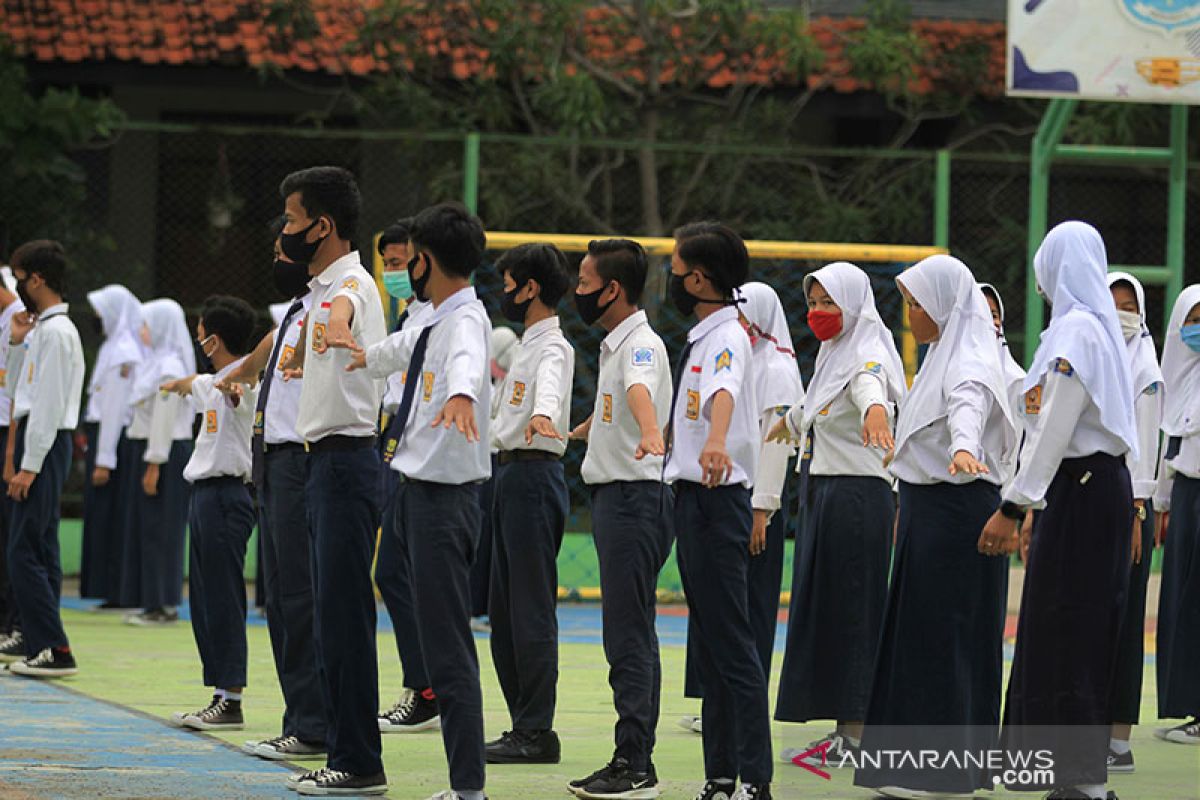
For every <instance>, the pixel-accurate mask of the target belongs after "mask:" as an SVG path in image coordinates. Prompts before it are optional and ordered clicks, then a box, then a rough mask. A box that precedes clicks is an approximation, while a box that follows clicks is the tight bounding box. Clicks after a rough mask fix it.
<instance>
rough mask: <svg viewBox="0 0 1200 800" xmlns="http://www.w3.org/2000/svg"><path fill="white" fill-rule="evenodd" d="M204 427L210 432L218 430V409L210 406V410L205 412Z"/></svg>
mask: <svg viewBox="0 0 1200 800" xmlns="http://www.w3.org/2000/svg"><path fill="white" fill-rule="evenodd" d="M204 429H205V430H206V431H208V432H209V433H216V432H217V411H216V409H214V408H210V409H209V410H208V411H205V412H204Z"/></svg>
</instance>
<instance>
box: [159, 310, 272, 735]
mask: <svg viewBox="0 0 1200 800" xmlns="http://www.w3.org/2000/svg"><path fill="white" fill-rule="evenodd" d="M254 323H255V314H254V309H252V308H251V307H250V306H249V305H247V304H246V303H245V302H244V301H242V300H239V299H238V298H236V297H228V296H216V297H210V298H208V300H206V301H205V303H204V307H203V308H202V309H201V310H200V319H199V320H198V321H197V323H196V342H197V343H198V345H199V349H200V352H202V353H203V354H204V355H205V357H206V358H207V359H208V360H209V361H210V362H211V363H212V367H213V369H214V370H215V373H213V374H202V375H190V376H188V377H186V378H179V379H177V380H173V381H167V382H165V383H164V384H163V385H162V387H161V388H162V390H163V391H165V392H174V393H176V394H178V395H180V396H182V397H187V398H190V399H191V403H192V406H193V407H194V408H195V409H196V413H198V414H199V415H200V426H199V432H198V433H197V434H196V446H195V448H194V449H193V451H192V456H191V458H190V459H188V463H187V467H185V468H184V470H183V477H184V478H185V479H187V481H188V482H189V483H191V484H192V506H191V510H190V512H189V515H188V531H189V547H188V552H189V557H188V606H189V609H190V611H191V618H192V634H193V636H194V637H195V639H196V649H197V650H199V652H200V662H201V665H202V667H203V680H204V685H205V686H211V687H213V690H214V693H213V698H212V701H211V702H210V703H209V705H208V706H206V707H205V708H202V709H200V710H198V711H194V712H191V713H183V712H177V713H175V714H173V715H172V716H171V722H172V724H175V725H178V726H180V727H185V728H193V729H195V730H201V731H207V730H241V729H242V727H243V717H242V690H243V689H244V688H245V686H246V659H247V650H246V579H245V577H244V575H243V570H244V569H245V564H246V544H247V543H248V542H249V541H250V534H251V532H252V531H253V530H254V502H253V500H251V498H250V487H249V486H248V483H249V480H250V436H251V428H252V427H253V423H254V401H255V398H256V390H254V389H243V390H241V391H239V392H237V393H236V394H234V395H233V396H228V395H226V394H224V393H223V392H221V390H220V389H218V388H217V386H216V384H217V383H218V382H219V381H221V380H223V379H224V378H225V377H226V376H228V375H229V373H231V372H232V371H233V370H234V368H235V367H236V366H237V364H238V361H239V360H240V359H241V358H242V356H244V355H245V354H246V352H247V350H248V349H249V347H250V343H251V341H250V335H251V334H252V333H253V332H254Z"/></svg>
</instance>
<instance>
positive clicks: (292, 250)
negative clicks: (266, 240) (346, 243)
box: [279, 217, 329, 264]
mask: <svg viewBox="0 0 1200 800" xmlns="http://www.w3.org/2000/svg"><path fill="white" fill-rule="evenodd" d="M320 221H321V218H320V217H317V218H316V219H314V220H313V221H312V222H311V223H310V224H309V226H308V227H307V228H305V229H304V230H302V231H297V232H296V233H281V234H279V249H280V250H282V251H283V254H284V255H285V256H287V257H288V258H290V259H291V260H292V261H294V262H296V263H297V264H308V263H309V262H310V261H312V259H313V256H315V255H316V254H317V250H318V249H319V248H320V247H321V242H323V241H325V239H326V238H328V236H329V234H325V235H324V236H322V237H321V238H320V239H317V240H316V241H315V242H310V241H307V240H306V239H305V237H306V236H308V232H309V231H311V230H312V229H313V228H315V227H316V225H317V223H318V222H320Z"/></svg>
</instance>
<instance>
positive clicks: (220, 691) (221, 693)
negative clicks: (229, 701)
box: [213, 689, 225, 700]
mask: <svg viewBox="0 0 1200 800" xmlns="http://www.w3.org/2000/svg"><path fill="white" fill-rule="evenodd" d="M213 694H214V695H216V696H217V697H219V698H221V699H222V700H224V699H225V690H224V689H213Z"/></svg>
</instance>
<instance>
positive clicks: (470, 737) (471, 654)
mask: <svg viewBox="0 0 1200 800" xmlns="http://www.w3.org/2000/svg"><path fill="white" fill-rule="evenodd" d="M396 514H397V515H398V516H399V520H398V522H397V527H399V528H402V529H403V530H406V531H408V532H409V534H408V551H409V563H410V565H411V568H412V578H413V583H412V587H413V601H414V604H415V609H416V615H417V619H418V620H419V623H420V624H419V632H420V636H421V649H422V650H423V651H424V653H425V666H426V668H427V669H428V671H429V681H430V685H431V686H432V687H433V691H434V693H435V694H436V695H437V699H438V713H439V714H440V715H441V718H442V744H443V746H444V747H445V749H446V761H447V762H448V763H449V766H450V787H451V788H452V789H454V790H456V791H482V789H483V786H484V752H483V694H482V692H481V691H480V688H479V656H478V654H477V653H476V652H475V639H474V637H473V636H472V635H471V562H472V561H473V560H474V559H475V549H476V546H477V545H478V542H479V516H480V515H479V495H478V487H476V486H474V485H471V484H466V485H462V486H451V485H448V484H444V483H429V482H427V481H413V480H410V481H408V482H407V483H405V488H404V492H403V493H402V494H401V495H400V499H399V501H398V502H397V503H396ZM418 565H419V568H418Z"/></svg>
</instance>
